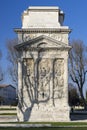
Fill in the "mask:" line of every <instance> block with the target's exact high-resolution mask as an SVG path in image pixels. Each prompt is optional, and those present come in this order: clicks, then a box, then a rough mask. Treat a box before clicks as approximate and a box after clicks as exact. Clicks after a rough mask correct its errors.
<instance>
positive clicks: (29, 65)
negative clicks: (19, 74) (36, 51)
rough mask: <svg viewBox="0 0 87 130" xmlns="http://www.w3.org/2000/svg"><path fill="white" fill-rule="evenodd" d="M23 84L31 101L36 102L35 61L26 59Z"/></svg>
mask: <svg viewBox="0 0 87 130" xmlns="http://www.w3.org/2000/svg"><path fill="white" fill-rule="evenodd" d="M23 84H24V86H25V88H24V89H25V91H26V92H27V95H28V98H29V99H30V101H32V100H34V87H35V85H34V61H33V59H24V62H23Z"/></svg>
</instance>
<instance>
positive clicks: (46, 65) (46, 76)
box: [38, 59, 51, 101]
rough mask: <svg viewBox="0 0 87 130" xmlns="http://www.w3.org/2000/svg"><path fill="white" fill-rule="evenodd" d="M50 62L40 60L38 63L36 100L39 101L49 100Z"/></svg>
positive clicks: (48, 60)
mask: <svg viewBox="0 0 87 130" xmlns="http://www.w3.org/2000/svg"><path fill="white" fill-rule="evenodd" d="M50 67H51V61H50V59H42V60H41V61H40V62H39V68H38V69H39V79H38V98H39V100H44V101H45V100H49V96H50V80H51V70H50Z"/></svg>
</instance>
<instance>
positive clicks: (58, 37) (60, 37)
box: [23, 33, 66, 42]
mask: <svg viewBox="0 0 87 130" xmlns="http://www.w3.org/2000/svg"><path fill="white" fill-rule="evenodd" d="M41 35H46V36H49V37H51V38H53V39H56V40H58V41H61V42H66V39H65V37H63V34H58V33H57V34H55V33H26V34H23V41H24V42H25V41H28V40H30V39H33V38H36V37H38V36H41Z"/></svg>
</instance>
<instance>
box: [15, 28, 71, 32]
mask: <svg viewBox="0 0 87 130" xmlns="http://www.w3.org/2000/svg"><path fill="white" fill-rule="evenodd" d="M14 31H15V32H16V33H26V32H27V33H30V32H56V33H57V32H58V33H59V32H61V33H66V32H67V33H70V32H71V29H69V28H23V29H21V28H15V29H14Z"/></svg>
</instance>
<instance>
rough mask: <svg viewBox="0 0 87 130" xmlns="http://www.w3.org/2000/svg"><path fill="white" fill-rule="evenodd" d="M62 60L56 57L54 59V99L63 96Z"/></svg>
mask: <svg viewBox="0 0 87 130" xmlns="http://www.w3.org/2000/svg"><path fill="white" fill-rule="evenodd" d="M63 74H64V60H63V59H56V60H55V61H54V90H53V91H54V99H57V98H62V97H63V86H64V77H63Z"/></svg>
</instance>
